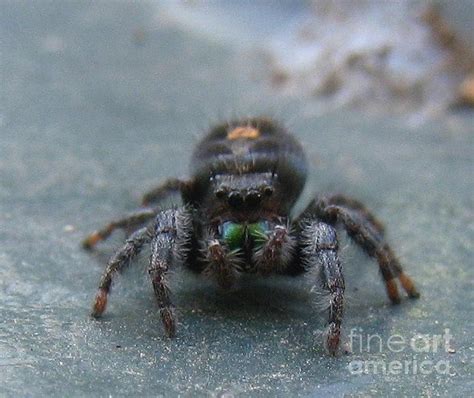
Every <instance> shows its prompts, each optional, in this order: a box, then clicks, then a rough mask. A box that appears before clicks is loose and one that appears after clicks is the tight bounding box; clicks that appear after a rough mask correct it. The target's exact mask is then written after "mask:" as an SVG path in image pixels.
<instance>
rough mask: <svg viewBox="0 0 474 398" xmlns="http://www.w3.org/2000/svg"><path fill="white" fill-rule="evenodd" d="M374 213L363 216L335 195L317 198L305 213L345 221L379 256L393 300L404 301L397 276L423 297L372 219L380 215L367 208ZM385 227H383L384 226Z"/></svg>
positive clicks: (412, 292)
mask: <svg viewBox="0 0 474 398" xmlns="http://www.w3.org/2000/svg"><path fill="white" fill-rule="evenodd" d="M335 203H337V201H335ZM367 213H368V214H369V215H370V217H365V218H364V217H361V214H360V213H357V209H355V211H354V210H352V209H351V208H347V207H345V206H343V205H338V204H334V203H333V202H332V201H331V197H327V198H319V199H316V200H313V201H312V202H311V203H310V205H309V206H308V208H307V209H306V210H305V211H304V212H303V216H305V215H309V214H314V215H315V216H316V217H318V218H319V219H321V220H322V221H324V222H326V223H329V224H332V225H335V224H337V223H338V222H340V223H342V225H343V226H344V228H345V229H346V231H347V233H348V234H349V236H350V237H351V238H352V239H354V240H355V242H356V243H357V244H358V245H359V246H361V248H362V249H363V250H364V251H365V252H366V253H367V254H368V255H369V256H370V257H373V258H375V259H376V260H377V262H378V264H379V268H380V272H381V274H382V277H383V279H384V281H385V287H386V290H387V294H388V296H389V298H390V300H391V301H392V303H399V302H400V295H399V293H398V287H397V284H396V281H395V279H396V278H398V279H399V281H400V283H401V285H402V287H403V288H404V289H405V291H406V292H407V294H408V296H409V297H411V298H417V297H419V293H418V291H417V290H416V288H415V285H414V283H413V281H412V280H411V278H410V277H409V276H408V275H406V274H405V273H404V272H403V268H402V266H401V264H400V262H399V261H398V259H397V257H396V256H395V254H394V252H393V250H392V249H391V247H390V246H389V245H388V244H387V243H386V242H385V240H384V237H383V234H382V233H381V231H380V228H379V227H378V226H377V223H379V222H378V221H377V223H376V224H374V223H373V221H371V220H376V218H375V217H374V216H373V215H372V214H371V213H369V212H368V211H367ZM382 231H383V230H382Z"/></svg>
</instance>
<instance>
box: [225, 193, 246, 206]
mask: <svg viewBox="0 0 474 398" xmlns="http://www.w3.org/2000/svg"><path fill="white" fill-rule="evenodd" d="M228 201H229V204H230V205H231V206H232V207H239V206H242V203H244V198H243V197H242V195H241V194H240V192H235V191H234V192H231V193H230V195H229V199H228Z"/></svg>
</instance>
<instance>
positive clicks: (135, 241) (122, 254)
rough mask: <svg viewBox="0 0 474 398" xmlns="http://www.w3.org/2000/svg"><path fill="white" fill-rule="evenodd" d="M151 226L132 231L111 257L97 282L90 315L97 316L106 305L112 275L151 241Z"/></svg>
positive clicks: (119, 270)
mask: <svg viewBox="0 0 474 398" xmlns="http://www.w3.org/2000/svg"><path fill="white" fill-rule="evenodd" d="M151 234H152V226H148V227H145V228H142V229H140V230H138V231H136V232H135V233H133V234H132V235H131V236H130V237H129V238H128V239H127V240H126V242H125V244H124V245H123V246H122V247H121V248H120V249H119V250H118V251H117V252H116V253H115V254H114V255H113V256H112V257H111V259H110V260H109V262H108V264H107V268H106V269H105V271H104V273H103V275H102V278H101V280H100V284H99V290H98V291H97V295H96V297H95V300H94V304H93V306H92V316H93V317H96V318H97V317H99V316H101V315H102V313H103V312H104V311H105V308H106V306H107V296H108V294H109V292H110V287H111V285H112V280H113V278H114V276H115V275H116V274H117V273H118V272H121V271H122V270H123V269H124V268H125V267H126V266H127V265H128V264H130V262H131V261H132V260H133V258H134V257H136V256H137V254H138V253H140V251H141V249H142V248H143V245H144V244H146V243H148V242H150V241H151Z"/></svg>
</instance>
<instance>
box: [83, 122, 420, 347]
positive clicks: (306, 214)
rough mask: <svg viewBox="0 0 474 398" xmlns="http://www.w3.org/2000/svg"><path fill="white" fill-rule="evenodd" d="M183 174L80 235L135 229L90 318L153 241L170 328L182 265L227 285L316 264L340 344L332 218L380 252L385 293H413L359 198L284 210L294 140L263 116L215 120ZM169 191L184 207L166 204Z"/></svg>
mask: <svg viewBox="0 0 474 398" xmlns="http://www.w3.org/2000/svg"><path fill="white" fill-rule="evenodd" d="M191 171H192V177H191V179H189V180H178V179H170V180H168V181H166V182H165V183H164V184H162V185H160V186H159V187H157V188H156V189H154V190H152V191H150V192H149V193H147V194H146V195H145V196H144V198H143V205H144V207H143V208H142V209H141V210H139V211H137V212H135V213H133V214H131V215H130V216H128V217H124V218H121V219H118V220H116V221H113V222H111V223H110V224H108V225H107V226H106V227H105V228H103V229H101V230H99V231H96V232H94V233H92V234H91V235H89V236H88V237H87V238H86V240H85V241H84V246H85V247H86V248H92V247H93V246H95V244H97V243H98V242H99V241H101V240H103V239H106V238H107V237H108V236H109V235H110V234H111V233H112V232H113V231H114V230H115V229H118V228H122V229H126V230H130V229H136V231H135V232H134V233H132V234H131V235H130V236H129V237H128V238H127V240H126V242H125V244H124V246H123V247H122V248H121V249H120V250H118V251H117V252H116V254H115V255H114V256H113V257H112V258H111V259H110V260H109V263H108V266H107V269H106V270H105V272H104V274H103V276H102V279H101V281H100V285H99V291H98V293H97V296H96V298H95V301H94V306H93V316H95V317H98V316H100V315H101V314H102V313H103V312H104V310H105V308H106V304H107V296H108V293H109V291H110V287H111V284H112V279H113V277H114V275H115V274H116V273H117V272H119V271H121V270H122V269H123V268H124V267H125V266H126V265H127V264H128V263H129V262H130V260H132V259H133V258H134V257H135V256H136V255H137V254H138V253H139V252H140V250H141V249H142V247H143V246H144V245H145V244H150V245H151V256H150V265H149V269H148V272H149V274H150V277H151V280H152V283H153V288H154V291H155V295H156V298H157V301H158V306H159V309H160V315H161V319H162V321H163V324H164V328H165V331H166V333H167V335H168V336H173V335H174V334H175V331H176V320H175V314H174V309H173V305H172V302H171V298H170V291H169V287H168V285H167V273H168V272H169V270H170V269H171V268H173V267H175V266H177V265H179V264H181V265H184V266H185V267H187V268H189V269H191V270H193V271H196V272H202V273H204V274H206V275H209V276H210V277H212V278H214V279H215V280H216V282H217V283H218V284H219V285H220V286H221V287H223V288H228V287H230V286H232V284H233V283H234V281H235V279H236V278H238V276H239V275H240V274H242V273H251V274H255V275H257V276H258V275H270V274H279V275H298V274H301V273H304V272H305V271H308V270H309V269H311V268H314V267H318V272H316V273H312V275H314V274H316V275H318V283H319V284H320V286H321V289H323V290H324V291H326V292H327V307H328V312H329V319H328V329H327V334H326V338H325V343H326V346H327V348H328V350H329V352H330V353H331V354H335V353H336V351H337V348H338V346H339V342H340V333H341V322H342V315H343V304H344V303H343V298H344V277H343V272H342V264H341V262H340V260H339V255H338V246H339V244H338V239H337V234H336V230H335V226H336V225H338V224H340V225H342V226H343V227H344V228H345V229H346V231H347V232H348V234H349V236H350V237H351V238H353V239H354V241H355V242H356V243H357V244H358V245H360V246H361V248H362V249H363V250H364V251H365V252H366V253H367V254H368V255H369V256H370V257H373V258H374V259H376V260H377V262H378V264H379V268H380V271H381V274H382V277H383V279H384V281H385V285H386V289H387V293H388V296H389V298H390V300H391V301H392V302H393V303H398V302H399V301H400V296H399V293H398V287H397V283H396V280H397V279H398V280H399V282H400V284H401V286H402V287H403V288H404V289H405V291H406V292H407V293H408V295H409V296H410V297H418V295H419V294H418V292H417V290H416V288H415V286H414V284H413V282H412V280H411V279H410V278H409V277H408V276H407V275H406V274H405V273H404V272H403V270H402V267H401V265H400V263H399V261H398V260H397V258H396V256H395V255H394V253H393V251H392V249H391V248H390V246H389V245H388V244H387V243H386V241H385V238H384V228H383V226H382V224H381V222H380V221H378V220H377V219H376V218H375V216H373V215H372V213H370V212H369V211H368V210H367V209H366V208H365V206H364V205H362V204H361V203H360V202H358V201H356V200H354V199H351V198H348V197H346V196H343V195H322V196H318V197H315V198H314V199H313V200H312V201H311V202H310V204H309V205H308V207H307V208H306V210H304V211H303V213H302V214H300V215H299V216H298V217H297V218H295V219H291V218H290V211H291V209H292V207H293V205H294V203H295V201H296V200H297V199H298V196H299V195H300V193H301V191H302V189H303V186H304V183H305V179H306V160H305V156H304V153H303V150H302V148H301V146H300V144H299V143H298V142H297V141H296V140H295V139H294V138H293V137H292V136H291V135H289V134H288V133H287V132H286V131H285V130H284V129H283V128H282V127H281V126H279V125H278V124H276V123H275V122H274V121H272V120H270V119H266V118H255V119H243V120H236V121H233V122H230V123H225V124H221V125H219V126H217V127H215V128H214V129H213V130H211V132H210V133H209V134H208V135H207V136H206V137H204V139H203V140H202V141H201V142H200V143H199V144H198V146H197V148H196V150H195V152H194V155H193V158H192V161H191ZM174 192H179V193H180V194H181V197H182V202H183V203H182V206H181V207H178V208H172V209H166V210H165V209H162V208H161V207H159V203H160V202H162V201H163V199H165V198H166V197H167V196H169V195H170V194H172V193H174Z"/></svg>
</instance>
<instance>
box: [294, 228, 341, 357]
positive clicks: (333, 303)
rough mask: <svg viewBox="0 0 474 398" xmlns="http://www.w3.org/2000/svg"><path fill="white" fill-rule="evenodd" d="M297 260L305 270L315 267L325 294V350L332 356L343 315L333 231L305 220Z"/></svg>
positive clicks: (339, 267) (336, 345) (338, 338)
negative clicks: (326, 294) (299, 256)
mask: <svg viewBox="0 0 474 398" xmlns="http://www.w3.org/2000/svg"><path fill="white" fill-rule="evenodd" d="M300 239H301V241H300V246H301V261H302V262H303V264H304V266H305V268H307V269H309V268H312V267H314V266H319V267H320V268H319V271H320V272H319V274H320V278H321V279H320V281H321V285H322V288H323V289H324V290H325V291H326V292H327V293H328V303H327V305H328V312H329V315H328V329H327V333H326V341H325V343H326V347H327V349H328V351H329V353H330V354H331V355H336V352H337V349H338V347H339V342H340V335H341V323H342V317H343V313H344V290H345V284H344V275H343V272H342V265H341V262H340V260H339V256H338V246H339V244H338V240H337V235H336V230H335V229H334V228H333V227H332V226H330V225H328V224H325V223H323V222H318V221H316V220H311V219H310V220H307V221H305V222H304V225H303V226H302V230H301V235H300Z"/></svg>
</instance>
